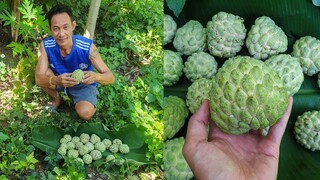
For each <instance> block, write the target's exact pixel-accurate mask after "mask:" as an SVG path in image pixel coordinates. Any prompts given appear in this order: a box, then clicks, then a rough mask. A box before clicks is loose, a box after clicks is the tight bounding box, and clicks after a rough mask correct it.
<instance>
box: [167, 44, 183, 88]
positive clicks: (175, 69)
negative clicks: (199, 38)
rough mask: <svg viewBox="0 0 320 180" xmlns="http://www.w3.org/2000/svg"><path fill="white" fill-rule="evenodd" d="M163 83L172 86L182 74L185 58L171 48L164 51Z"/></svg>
mask: <svg viewBox="0 0 320 180" xmlns="http://www.w3.org/2000/svg"><path fill="white" fill-rule="evenodd" d="M163 61H164V62H163V85H165V86H172V85H173V84H175V83H177V82H178V81H179V79H180V76H181V75H182V70H183V67H184V65H183V60H182V58H181V56H180V54H179V53H176V52H173V51H171V50H164V51H163Z"/></svg>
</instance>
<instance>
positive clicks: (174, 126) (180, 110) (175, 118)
mask: <svg viewBox="0 0 320 180" xmlns="http://www.w3.org/2000/svg"><path fill="white" fill-rule="evenodd" d="M163 105H164V108H163V112H164V115H163V121H164V122H163V124H164V139H167V138H168V139H169V138H172V137H173V136H174V135H175V134H176V133H177V132H178V131H179V130H180V128H181V127H182V126H183V125H184V122H185V119H186V118H187V117H188V115H189V111H188V108H187V106H186V103H185V101H184V100H183V99H181V98H180V97H178V96H168V97H164V99H163Z"/></svg>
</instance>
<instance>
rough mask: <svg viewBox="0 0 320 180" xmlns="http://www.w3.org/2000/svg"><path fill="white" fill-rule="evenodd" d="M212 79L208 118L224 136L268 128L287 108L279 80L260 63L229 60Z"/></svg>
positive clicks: (249, 59)
mask: <svg viewBox="0 0 320 180" xmlns="http://www.w3.org/2000/svg"><path fill="white" fill-rule="evenodd" d="M214 80H215V83H213V85H212V89H211V92H210V94H209V96H210V112H211V118H212V120H213V121H214V122H215V123H216V125H217V126H218V127H219V128H220V129H221V130H222V131H223V132H225V133H230V134H243V133H247V132H249V131H250V130H251V129H253V130H257V129H260V128H266V127H268V126H272V125H273V124H275V123H276V122H277V121H278V120H279V119H280V118H281V117H282V116H283V114H284V113H285V111H286V109H287V106H288V92H287V89H286V88H285V86H284V85H283V82H282V80H281V78H280V77H279V75H278V74H277V73H276V72H275V71H273V70H272V69H270V68H269V67H268V66H267V65H266V64H264V62H262V61H260V60H257V59H254V58H251V57H248V56H236V57H233V58H230V59H228V60H227V61H226V62H225V63H224V64H223V66H222V67H221V68H220V69H219V70H218V72H217V74H216V75H215V78H214Z"/></svg>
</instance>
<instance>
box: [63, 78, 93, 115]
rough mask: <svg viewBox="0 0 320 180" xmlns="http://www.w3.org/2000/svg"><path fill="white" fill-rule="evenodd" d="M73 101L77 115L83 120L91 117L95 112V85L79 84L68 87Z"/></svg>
mask: <svg viewBox="0 0 320 180" xmlns="http://www.w3.org/2000/svg"><path fill="white" fill-rule="evenodd" d="M68 93H69V94H70V95H71V96H72V98H73V101H74V103H75V109H76V111H77V114H78V115H79V117H80V118H81V119H83V120H85V121H87V120H89V119H91V117H92V116H93V115H94V114H95V112H96V105H97V95H98V94H99V92H98V90H97V88H96V87H94V86H91V85H85V84H79V85H76V86H74V87H71V88H69V89H68Z"/></svg>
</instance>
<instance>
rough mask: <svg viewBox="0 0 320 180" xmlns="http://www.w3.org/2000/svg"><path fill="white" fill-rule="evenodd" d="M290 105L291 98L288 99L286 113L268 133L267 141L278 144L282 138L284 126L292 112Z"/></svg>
mask: <svg viewBox="0 0 320 180" xmlns="http://www.w3.org/2000/svg"><path fill="white" fill-rule="evenodd" d="M292 103H293V98H292V96H290V97H289V104H288V108H287V110H286V112H285V113H284V115H283V117H282V118H281V119H280V121H278V122H277V123H276V124H275V125H273V126H272V127H271V128H270V130H269V133H268V136H267V137H268V139H270V140H271V141H273V142H275V143H277V144H280V142H281V139H282V136H283V133H284V131H285V130H286V126H287V123H288V120H289V117H290V113H291V110H292Z"/></svg>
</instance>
